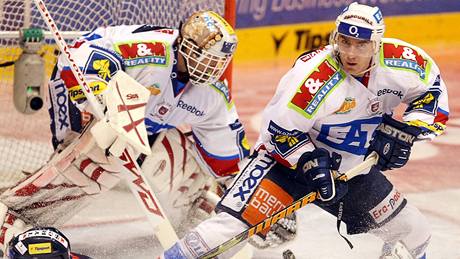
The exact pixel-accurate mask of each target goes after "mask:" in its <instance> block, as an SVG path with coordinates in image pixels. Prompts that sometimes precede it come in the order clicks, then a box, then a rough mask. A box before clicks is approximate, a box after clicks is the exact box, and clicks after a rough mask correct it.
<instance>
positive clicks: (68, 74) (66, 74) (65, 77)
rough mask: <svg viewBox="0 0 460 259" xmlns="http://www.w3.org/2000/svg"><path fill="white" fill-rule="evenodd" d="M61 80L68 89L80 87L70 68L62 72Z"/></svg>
mask: <svg viewBox="0 0 460 259" xmlns="http://www.w3.org/2000/svg"><path fill="white" fill-rule="evenodd" d="M61 79H62V81H64V84H65V86H66V87H67V88H72V87H74V86H76V85H78V81H77V79H76V78H75V76H74V75H73V73H72V70H70V68H64V69H63V70H62V71H61Z"/></svg>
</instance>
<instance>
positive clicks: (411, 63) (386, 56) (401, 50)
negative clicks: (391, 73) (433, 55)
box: [380, 43, 431, 82]
mask: <svg viewBox="0 0 460 259" xmlns="http://www.w3.org/2000/svg"><path fill="white" fill-rule="evenodd" d="M380 62H381V64H382V65H383V66H386V67H390V68H394V69H401V70H407V71H412V72H414V73H416V74H417V75H418V76H419V78H420V80H422V81H424V82H427V81H428V78H429V76H428V74H427V73H429V71H430V68H431V62H430V60H429V59H428V58H426V57H424V56H422V55H421V54H420V53H418V51H417V50H415V49H414V48H412V47H409V46H405V45H397V44H393V43H383V45H382V50H381V51H380Z"/></svg>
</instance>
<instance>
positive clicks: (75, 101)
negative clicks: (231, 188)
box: [49, 25, 249, 176]
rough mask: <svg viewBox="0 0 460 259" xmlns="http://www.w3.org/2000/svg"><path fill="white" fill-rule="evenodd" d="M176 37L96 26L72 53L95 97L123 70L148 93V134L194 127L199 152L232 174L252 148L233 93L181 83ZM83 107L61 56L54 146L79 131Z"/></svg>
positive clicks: (54, 86)
mask: <svg viewBox="0 0 460 259" xmlns="http://www.w3.org/2000/svg"><path fill="white" fill-rule="evenodd" d="M178 36H179V31H178V30H175V29H170V28H162V27H155V26H150V25H132V26H115V27H107V28H98V29H96V30H94V31H93V32H91V33H88V34H86V35H84V37H83V38H82V39H79V40H78V41H76V43H74V45H73V46H72V48H71V51H72V54H73V58H74V59H75V62H76V63H77V64H78V65H79V66H80V68H81V70H82V71H83V73H84V74H85V78H86V79H87V81H88V83H89V85H90V87H91V88H92V90H93V92H94V93H95V94H99V93H101V92H102V91H103V90H104V89H105V87H106V85H107V82H108V81H109V80H110V78H111V77H112V76H113V75H114V74H115V73H116V71H118V70H120V69H121V70H124V71H125V72H126V73H127V74H128V75H130V76H131V77H133V78H134V79H136V80H137V81H138V82H139V83H140V84H142V85H144V86H145V87H147V88H148V89H149V90H150V92H151V96H150V99H149V101H148V103H147V107H146V114H145V124H146V127H147V131H148V134H150V135H153V134H156V133H158V132H160V131H163V130H166V129H170V128H175V127H177V126H180V125H184V124H186V125H190V126H191V129H192V132H193V136H194V139H195V141H196V143H197V149H198V150H199V152H200V154H201V156H202V158H203V159H204V160H205V161H206V163H207V164H208V165H209V167H210V168H211V169H212V171H213V172H214V173H215V174H216V175H218V176H222V175H228V174H230V173H234V172H236V171H237V170H238V167H237V163H238V161H239V160H241V159H242V158H243V157H245V156H247V155H248V154H249V146H248V143H247V141H246V138H245V133H244V129H243V126H242V124H241V123H240V121H239V119H238V115H237V112H236V109H235V105H234V103H233V101H232V100H231V96H230V93H229V90H228V88H227V86H226V85H225V84H224V83H223V82H217V83H215V84H213V85H209V86H206V87H205V86H193V85H191V83H189V82H188V79H187V78H182V79H181V73H180V72H179V71H177V66H176V63H177V54H178V51H177V46H176V44H175V42H176V39H177V37H178ZM182 76H183V75H182ZM69 98H70V100H71V101H70V100H69ZM85 106H86V99H85V97H84V94H83V92H82V90H81V88H80V86H79V85H78V82H77V81H76V79H75V77H74V76H73V74H72V72H71V70H70V68H69V67H68V65H67V63H66V62H65V59H64V57H62V56H61V57H60V58H59V60H58V63H57V69H55V71H54V73H53V76H52V78H51V80H50V108H49V111H50V115H51V119H52V122H51V129H52V132H53V143H54V144H55V145H57V144H58V143H60V142H61V141H62V140H63V139H64V137H65V136H66V135H67V134H68V132H69V130H72V131H77V132H78V131H79V130H80V129H81V125H82V122H83V121H84V119H82V117H84V115H85V113H84V112H82V111H84V110H85ZM82 115H83V116H82Z"/></svg>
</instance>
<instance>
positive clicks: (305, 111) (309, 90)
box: [288, 51, 346, 119]
mask: <svg viewBox="0 0 460 259" xmlns="http://www.w3.org/2000/svg"><path fill="white" fill-rule="evenodd" d="M300 62H303V61H300ZM307 63H308V64H301V63H299V61H297V62H296V65H295V66H294V70H293V73H297V74H300V75H294V76H295V77H296V78H298V80H294V84H297V87H296V91H295V93H294V94H293V96H292V98H291V99H290V102H289V103H288V107H289V108H290V109H293V110H295V111H297V112H298V113H300V114H301V115H302V116H304V117H306V118H308V119H311V118H312V117H313V116H314V115H315V114H316V112H317V111H318V109H319V107H320V106H321V105H322V104H323V103H324V102H325V101H326V99H327V98H328V96H329V95H330V94H331V93H332V92H333V91H334V90H335V89H336V88H337V87H338V86H339V85H340V84H342V82H343V81H344V79H345V78H346V74H345V72H344V71H343V70H342V69H341V68H340V65H339V63H338V62H337V60H336V59H334V58H333V57H332V55H331V53H330V52H329V51H323V52H322V53H319V54H318V56H316V57H314V58H313V59H308V61H307Z"/></svg>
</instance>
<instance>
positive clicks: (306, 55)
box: [294, 47, 328, 65]
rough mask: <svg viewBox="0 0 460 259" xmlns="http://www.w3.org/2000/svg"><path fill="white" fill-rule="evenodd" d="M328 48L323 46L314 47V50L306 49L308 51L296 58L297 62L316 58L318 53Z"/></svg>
mask: <svg viewBox="0 0 460 259" xmlns="http://www.w3.org/2000/svg"><path fill="white" fill-rule="evenodd" d="M327 50H328V49H327V48H326V47H322V48H319V49H312V50H309V51H306V52H304V53H302V54H300V55H299V56H298V57H297V58H296V60H295V63H297V62H298V61H301V62H308V61H309V60H311V59H312V58H314V57H315V56H317V55H318V54H320V53H323V52H325V51H327ZM295 63H294V65H295Z"/></svg>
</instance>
